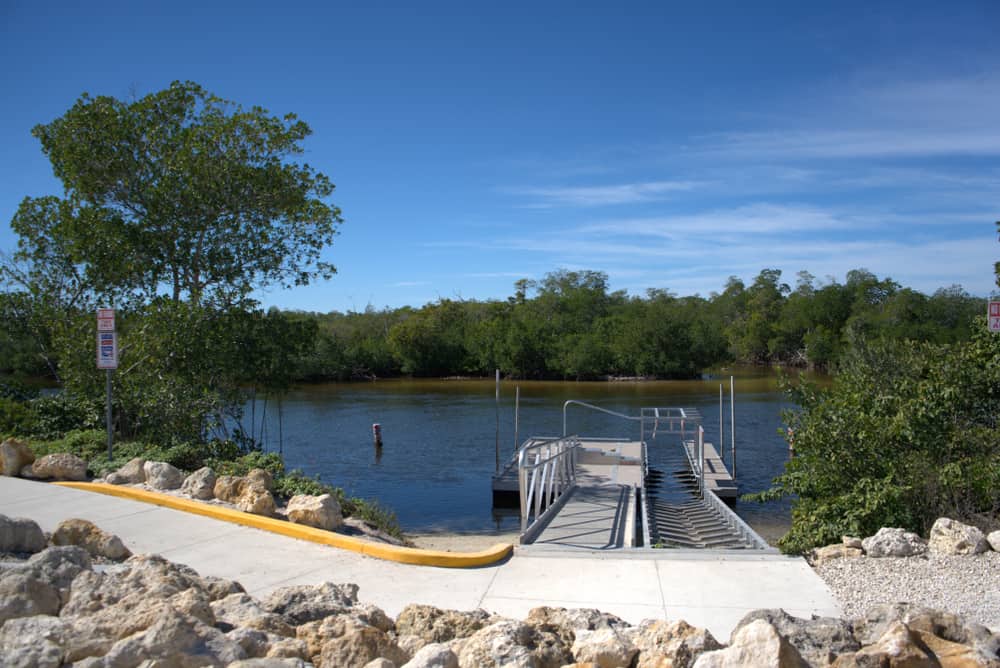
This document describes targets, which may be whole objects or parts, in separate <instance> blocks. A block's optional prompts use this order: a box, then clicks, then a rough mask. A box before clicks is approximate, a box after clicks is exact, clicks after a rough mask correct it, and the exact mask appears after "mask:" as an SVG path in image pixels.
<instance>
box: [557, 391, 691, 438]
mask: <svg viewBox="0 0 1000 668" xmlns="http://www.w3.org/2000/svg"><path fill="white" fill-rule="evenodd" d="M570 406H582V407H583V408H588V409H590V410H592V411H597V412H599V413H605V414H607V415H612V416H614V417H617V418H621V419H622V420H627V421H629V422H638V423H639V440H640V441H645V440H646V435H647V426H648V428H649V436H650V437H651V438H655V437H656V434H657V432H659V433H661V434H680V435H681V440H684V438H685V437H686V434H687V430H688V429H691V428H694V427H695V426H697V425H699V424H701V412H700V411H699V410H698V409H697V408H674V407H670V408H641V409H639V415H626V414H624V413H619V412H618V411H612V410H608V409H607V408H602V407H601V406H595V405H594V404H588V403H587V402H586V401H579V400H577V399H570V400H568V401H566V403H564V404H563V436H566V434H567V433H569V431H568V426H567V425H568V419H567V418H568V415H567V409H568V408H569V407H570Z"/></svg>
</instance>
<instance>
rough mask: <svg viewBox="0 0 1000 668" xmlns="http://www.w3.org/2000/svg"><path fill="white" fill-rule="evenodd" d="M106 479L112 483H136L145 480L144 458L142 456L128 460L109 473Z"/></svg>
mask: <svg viewBox="0 0 1000 668" xmlns="http://www.w3.org/2000/svg"><path fill="white" fill-rule="evenodd" d="M112 476H114V481H112ZM107 481H108V482H109V483H111V484H112V485H137V484H139V483H143V482H146V460H145V459H143V458H142V457H134V458H133V459H130V460H128V462H127V463H126V464H125V465H124V466H122V467H121V468H120V469H118V470H117V471H115V472H114V473H113V474H111V475H109V476H108V477H107Z"/></svg>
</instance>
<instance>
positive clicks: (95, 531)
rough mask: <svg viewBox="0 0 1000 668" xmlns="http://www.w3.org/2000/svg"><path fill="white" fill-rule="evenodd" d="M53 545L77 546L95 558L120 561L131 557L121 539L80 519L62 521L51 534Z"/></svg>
mask: <svg viewBox="0 0 1000 668" xmlns="http://www.w3.org/2000/svg"><path fill="white" fill-rule="evenodd" d="M52 544H53V545H77V546H79V547H82V548H83V549H85V550H86V551H87V552H88V553H90V554H91V555H92V556H95V557H104V558H105V559H111V560H112V561H122V560H124V559H127V558H129V557H130V556H132V553H131V552H130V551H129V549H128V548H127V547H125V544H124V543H122V540H121V538H119V537H118V536H116V535H114V534H113V533H108V532H107V531H104V530H102V529H101V528H99V527H98V526H97V525H95V524H94V523H93V522H89V521H87V520H81V519H69V520H63V521H62V522H60V523H59V526H57V527H56V530H55V531H53V532H52Z"/></svg>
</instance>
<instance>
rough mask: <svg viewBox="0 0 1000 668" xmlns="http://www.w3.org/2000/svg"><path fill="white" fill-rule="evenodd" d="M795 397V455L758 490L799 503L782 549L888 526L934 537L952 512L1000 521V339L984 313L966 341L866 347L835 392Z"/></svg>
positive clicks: (800, 392) (849, 362)
mask: <svg viewBox="0 0 1000 668" xmlns="http://www.w3.org/2000/svg"><path fill="white" fill-rule="evenodd" d="M790 394H791V398H792V400H793V401H794V402H795V403H796V404H798V406H800V410H798V411H793V412H789V413H786V415H785V420H786V422H787V424H788V425H789V427H791V428H792V429H793V431H794V437H793V438H794V446H795V453H796V456H795V457H794V458H793V459H791V460H790V461H789V462H788V463H787V465H786V467H785V472H784V473H783V474H781V475H780V476H778V477H777V478H776V479H775V481H774V486H773V487H772V488H771V489H770V490H768V491H766V492H763V493H761V494H756V495H749V498H751V499H756V500H768V499H773V498H778V497H781V496H786V495H794V496H796V497H797V498H796V500H795V501H794V505H793V509H792V528H791V530H790V531H789V532H788V534H786V535H785V536H784V537H783V538H782V539H781V541H780V543H779V544H780V546H781V548H782V549H783V550H785V551H787V552H802V551H804V550H807V549H809V548H811V547H814V546H817V545H821V544H826V543H831V542H834V541H837V540H839V539H840V537H841V536H842V535H844V534H850V535H862V536H868V535H872V534H874V533H875V532H876V531H877V530H878V529H879V528H880V527H883V526H895V527H904V528H907V529H909V530H911V531H916V532H918V533H921V534H924V535H926V533H927V530H928V529H929V527H930V525H931V524H932V523H933V522H934V520H935V519H936V518H938V517H942V516H947V517H952V518H956V519H965V520H967V521H971V522H973V523H978V524H989V523H991V522H995V521H996V514H997V512H998V511H1000V426H998V416H1000V336H997V335H994V334H991V333H989V332H987V331H986V327H985V323H984V322H983V319H982V318H980V319H979V321H978V322H977V333H976V334H974V335H973V337H972V338H971V340H969V341H967V342H963V343H957V344H953V345H948V346H935V345H929V344H918V343H912V342H901V343H880V344H876V345H871V346H867V345H860V346H858V347H857V348H856V350H854V352H852V353H851V354H850V355H848V356H847V358H846V359H845V361H844V362H843V364H842V366H841V368H840V372H839V373H838V375H837V376H836V378H835V380H834V384H833V386H832V387H831V388H830V389H828V390H824V391H821V390H819V389H817V388H816V387H814V386H811V385H809V384H805V383H803V384H801V385H799V386H798V387H797V388H793V389H791V390H790ZM991 518H992V519H991Z"/></svg>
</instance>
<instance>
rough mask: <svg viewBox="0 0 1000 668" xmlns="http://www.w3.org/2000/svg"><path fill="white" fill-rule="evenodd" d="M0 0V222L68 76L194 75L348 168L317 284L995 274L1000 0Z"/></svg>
mask: <svg viewBox="0 0 1000 668" xmlns="http://www.w3.org/2000/svg"><path fill="white" fill-rule="evenodd" d="M764 4H765V3H743V2H734V3H719V2H714V3H712V2H705V3H676V5H675V4H674V3H667V2H656V3H624V4H621V5H615V6H611V5H609V4H608V3H598V4H589V3H555V2H537V3H523V4H522V3H512V2H505V3H479V2H456V3H435V2H425V3H375V2H373V3H346V2H326V3H297V2H284V3H274V2H268V3H259V2H239V3H223V2H217V3H204V5H203V4H202V3H190V2H185V1H176V2H170V3H157V2H147V3H136V2H121V3H112V2H101V1H99V0H95V1H94V2H88V3H58V2H22V1H21V0H0V59H2V67H0V83H2V90H3V91H4V96H3V98H4V99H3V102H2V104H0V133H2V134H0V145H2V147H3V149H2V155H3V158H2V160H0V220H2V223H3V224H2V229H0V250H3V251H5V252H10V251H12V250H13V249H14V246H15V244H16V239H15V237H14V235H13V233H12V232H11V231H10V229H9V226H8V225H7V223H8V222H9V220H10V218H11V217H12V215H13V213H14V211H15V210H16V207H17V205H18V203H19V202H20V200H21V199H22V198H23V197H24V196H26V195H32V196H39V195H44V194H58V193H59V192H60V189H61V186H60V184H59V183H58V182H57V181H56V180H55V179H54V178H53V176H52V173H51V168H50V166H49V164H48V161H47V160H46V158H45V157H44V156H43V155H42V153H41V150H40V148H39V145H38V143H37V141H36V140H35V139H34V138H33V137H31V135H30V130H31V127H32V126H33V125H35V124H37V123H41V122H48V121H50V120H52V119H54V118H56V117H57V116H59V115H61V114H62V113H63V112H64V111H65V110H66V109H68V108H69V107H70V106H71V105H72V104H73V102H74V101H75V100H76V99H77V97H78V96H79V95H80V94H81V93H82V92H84V91H87V92H90V93H91V94H106V95H113V96H118V97H127V96H129V95H131V94H133V93H135V94H139V95H142V94H145V93H148V92H152V91H155V90H159V89H161V88H163V87H165V86H167V85H168V84H169V83H170V82H171V81H172V80H193V81H197V82H198V83H200V84H202V85H203V86H204V87H206V88H207V89H208V90H210V91H212V92H214V93H216V94H217V95H220V96H222V97H224V98H227V99H230V100H234V101H236V102H239V103H241V104H244V105H248V106H249V105H254V104H259V105H262V106H264V107H265V108H267V109H268V110H269V111H271V112H272V113H275V114H284V113H286V112H295V113H296V114H298V115H299V116H300V117H301V118H302V119H303V120H305V121H306V122H308V123H309V124H310V125H311V127H312V129H313V133H314V134H313V136H311V137H310V138H309V139H308V140H307V142H306V144H305V147H306V155H305V160H306V161H308V162H309V163H310V164H311V165H313V166H314V167H316V168H318V169H320V170H321V171H323V172H324V173H326V174H328V175H329V176H330V177H331V178H332V179H333V181H334V183H335V184H336V185H337V191H336V193H335V195H334V198H333V201H334V202H335V203H336V204H337V205H339V206H340V207H341V208H342V209H343V213H344V218H345V223H344V225H343V226H342V228H341V234H340V235H339V236H338V237H337V239H336V241H335V243H334V245H333V246H332V247H331V248H330V249H329V250H328V252H327V259H329V260H330V261H332V262H334V263H335V264H336V265H337V267H338V270H339V274H338V275H337V276H336V277H334V278H333V279H332V280H331V281H329V282H322V283H318V284H315V285H312V286H307V287H303V288H297V289H295V290H290V291H273V292H268V293H265V294H262V295H261V300H262V301H263V302H264V303H265V304H266V305H279V306H282V307H287V308H301V309H309V310H318V311H328V310H348V309H355V310H361V309H363V308H365V306H366V305H368V304H371V305H373V306H375V307H382V306H400V305H404V304H411V305H421V304H424V303H426V302H429V301H434V300H436V299H438V298H465V299H471V298H475V299H488V298H502V297H506V296H508V295H510V294H511V293H512V284H513V282H514V281H515V280H517V279H518V278H540V277H542V276H543V275H544V274H545V273H547V272H549V271H552V270H554V269H557V268H561V267H562V268H569V269H594V270H600V271H605V272H607V273H608V275H609V276H610V282H611V287H612V288H614V289H625V290H628V291H629V292H630V293H633V294H638V293H641V292H643V291H644V290H645V289H646V288H667V289H670V290H673V291H674V292H677V293H678V294H682V295H686V294H694V293H700V294H702V295H708V294H709V293H710V292H712V291H719V290H721V289H722V287H723V286H724V284H725V281H726V279H727V277H728V276H730V275H737V276H740V277H741V278H743V279H744V280H746V281H748V282H749V281H751V280H752V279H753V277H754V276H755V275H756V274H757V273H758V272H759V271H760V270H761V269H763V268H765V267H775V268H779V269H781V270H783V272H784V279H785V280H786V281H787V282H788V283H790V284H794V282H795V273H796V272H798V271H799V270H803V269H804V270H808V271H810V272H811V273H812V274H814V275H815V276H816V277H817V279H819V280H820V281H825V280H828V279H827V277H828V276H830V277H834V278H837V279H839V280H841V281H842V280H843V279H844V274H845V273H846V272H847V271H848V270H850V269H853V268H859V267H865V268H867V269H869V270H871V271H873V272H875V273H876V274H878V275H879V276H890V277H892V278H894V279H895V280H897V281H899V282H900V283H902V284H903V285H906V286H911V287H914V288H917V289H920V290H923V291H927V292H930V291H933V290H934V289H936V288H938V287H942V286H948V285H951V284H955V283H959V284H961V285H963V286H964V287H965V288H966V289H967V290H969V291H970V292H972V293H974V294H978V295H986V294H988V293H990V291H991V289H992V288H993V274H992V266H993V262H995V261H996V260H997V259H998V257H1000V244H998V243H997V238H996V233H995V228H994V226H993V221H995V220H997V219H1000V206H998V204H1000V40H997V39H996V28H997V26H1000V4H998V3H996V2H955V3H939V2H933V3H922V2H906V3H871V2H862V3H852V2H836V3H827V4H826V5H825V6H820V3H803V2H789V3H767V7H764Z"/></svg>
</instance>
